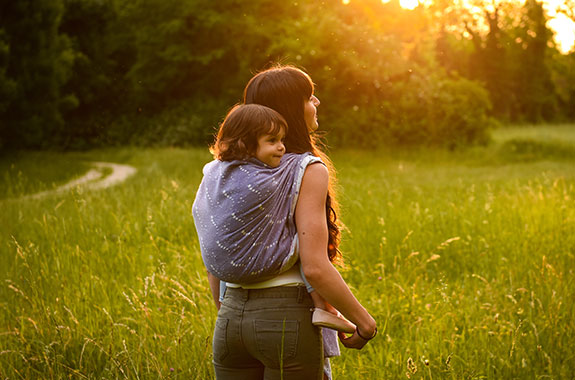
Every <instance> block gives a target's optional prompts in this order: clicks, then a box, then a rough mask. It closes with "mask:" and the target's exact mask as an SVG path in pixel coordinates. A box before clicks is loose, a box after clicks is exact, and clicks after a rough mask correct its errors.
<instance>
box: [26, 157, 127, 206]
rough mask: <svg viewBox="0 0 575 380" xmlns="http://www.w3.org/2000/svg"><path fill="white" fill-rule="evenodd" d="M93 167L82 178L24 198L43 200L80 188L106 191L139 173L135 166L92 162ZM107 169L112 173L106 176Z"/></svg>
mask: <svg viewBox="0 0 575 380" xmlns="http://www.w3.org/2000/svg"><path fill="white" fill-rule="evenodd" d="M92 165H93V166H94V167H95V168H94V169H90V170H89V171H88V172H87V173H86V174H84V175H83V176H82V177H80V178H77V179H75V180H73V181H70V182H68V183H66V184H64V185H62V186H60V187H57V188H56V189H53V190H47V191H42V192H40V193H36V194H31V195H26V196H24V197H22V198H43V197H46V196H49V195H53V194H58V193H62V192H65V191H69V190H72V189H75V188H77V187H80V186H81V187H82V188H83V189H87V190H99V189H105V188H107V187H110V186H114V185H117V184H119V183H121V182H123V181H125V180H126V179H128V178H129V177H131V176H132V175H134V174H136V172H137V169H136V168H134V167H133V166H129V165H120V164H114V163H112V162H92ZM105 169H111V170H112V173H110V174H109V175H107V176H104V170H105Z"/></svg>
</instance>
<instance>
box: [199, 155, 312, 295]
mask: <svg viewBox="0 0 575 380" xmlns="http://www.w3.org/2000/svg"><path fill="white" fill-rule="evenodd" d="M315 162H321V160H320V159H319V158H318V157H315V156H313V155H312V154H311V153H304V154H293V153H287V154H285V155H284V156H283V157H282V160H281V163H280V166H278V167H277V168H271V167H269V166H267V165H265V164H264V163H262V162H260V161H259V160H257V159H255V158H253V159H249V160H245V161H244V160H241V161H240V160H236V161H219V160H215V161H212V162H210V163H208V164H206V165H205V166H204V169H203V173H204V178H203V179H202V182H201V184H200V187H199V189H198V192H197V194H196V199H195V201H194V205H193V207H192V213H193V216H194V223H195V226H196V231H197V232H198V237H199V241H200V250H201V252H202V259H203V261H204V264H205V266H206V268H207V270H208V271H209V272H210V273H212V274H213V275H214V276H216V277H217V278H219V279H220V280H224V281H228V282H234V283H244V284H249V283H252V282H258V281H264V280H266V279H268V278H271V277H274V276H276V275H278V274H279V273H281V272H283V271H284V270H287V269H289V268H290V267H291V266H293V265H294V264H295V262H296V261H297V260H298V257H299V256H298V252H297V249H296V247H297V233H296V228H295V221H294V212H295V205H296V202H297V198H298V194H299V189H300V186H301V181H302V178H303V174H304V172H305V169H306V167H307V166H308V165H309V164H311V163H315Z"/></svg>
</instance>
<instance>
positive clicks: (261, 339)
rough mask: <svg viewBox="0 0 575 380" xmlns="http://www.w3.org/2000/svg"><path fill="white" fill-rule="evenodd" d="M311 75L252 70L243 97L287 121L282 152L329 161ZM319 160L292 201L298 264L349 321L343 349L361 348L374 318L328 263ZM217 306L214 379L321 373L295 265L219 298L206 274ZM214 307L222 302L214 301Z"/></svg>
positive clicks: (333, 238)
mask: <svg viewBox="0 0 575 380" xmlns="http://www.w3.org/2000/svg"><path fill="white" fill-rule="evenodd" d="M313 90H314V86H313V82H312V81H311V79H310V77H309V76H308V75H307V74H306V73H304V72H303V71H301V70H299V69H297V68H295V67H291V66H279V67H274V68H271V69H268V70H266V71H263V72H261V73H259V74H257V75H255V76H254V77H253V78H252V79H251V80H250V81H249V83H248V84H247V86H246V88H245V91H244V103H246V104H254V103H255V104H261V105H264V106H267V107H269V108H272V109H274V110H275V111H277V112H278V113H279V114H281V115H282V116H283V117H284V118H285V120H286V121H287V125H288V132H287V135H286V137H285V141H284V143H285V148H286V152H287V153H299V154H305V153H308V152H310V153H312V154H313V155H314V156H318V157H320V158H321V160H322V161H323V163H324V164H327V165H330V163H329V161H328V159H327V157H326V156H325V155H324V154H323V153H322V152H321V151H320V150H319V149H318V147H317V145H316V141H315V140H314V138H313V135H312V133H313V132H314V131H315V130H316V129H317V128H318V122H317V114H316V113H317V106H318V105H319V103H320V102H319V100H318V99H317V97H315V95H314V94H313ZM329 184H330V180H329V171H328V169H327V167H326V166H325V165H321V164H320V165H317V164H314V163H310V164H309V165H308V166H307V167H306V168H305V171H304V172H302V178H301V186H300V188H299V194H298V198H297V203H296V205H295V214H294V216H295V224H296V226H297V227H296V228H297V238H298V243H299V257H300V261H301V269H302V271H303V273H304V274H305V277H306V278H307V280H308V282H309V283H310V284H311V286H312V287H313V288H314V289H315V290H316V291H317V292H318V293H319V294H320V295H321V296H322V297H323V298H324V299H325V300H326V301H327V302H328V303H329V304H331V305H333V307H335V308H336V309H337V310H339V311H340V312H341V313H342V314H343V315H344V316H345V317H346V318H347V319H349V320H350V321H352V322H353V323H354V324H355V325H356V326H357V330H356V331H355V332H354V333H353V335H351V336H349V337H346V336H345V335H344V334H340V335H339V337H340V340H341V342H342V344H343V345H344V346H345V347H348V348H356V349H361V348H362V347H363V346H364V345H365V344H366V343H367V342H368V341H369V340H370V339H372V338H373V337H374V336H375V335H376V333H377V328H376V323H375V320H374V319H373V318H372V317H371V315H370V314H369V313H368V312H367V310H366V309H365V308H364V307H363V306H362V305H361V304H360V303H359V302H358V301H357V299H356V298H355V297H354V295H353V294H352V293H351V291H350V289H349V287H348V286H347V284H346V283H345V281H344V280H343V278H342V277H341V275H340V274H339V272H338V271H337V270H336V269H335V267H334V266H333V265H332V262H331V261H333V260H336V259H337V258H338V255H339V251H338V243H339V230H338V227H337V224H336V212H335V208H336V207H335V201H334V198H333V191H331V190H329V187H330V186H329ZM208 278H209V282H210V287H211V289H212V295H213V297H214V301H215V302H216V306H218V308H219V312H218V318H217V320H216V328H215V331H214V368H215V372H216V377H217V378H218V379H220V380H221V379H254V380H255V379H264V378H265V379H275V378H277V379H279V378H283V379H321V378H322V374H323V373H324V360H323V356H324V352H323V344H322V336H321V330H320V329H319V328H317V327H314V326H313V325H312V318H311V313H312V306H313V303H312V300H311V297H310V295H309V293H308V292H307V291H306V289H305V287H304V286H303V285H304V282H303V279H302V277H301V275H300V274H299V269H297V268H294V269H293V270H288V271H287V272H284V273H282V274H280V275H279V276H277V277H275V278H273V279H271V280H266V281H263V282H259V283H255V284H253V283H252V284H230V283H228V288H227V290H226V292H225V296H224V297H223V301H222V303H221V304H220V302H219V290H220V282H219V279H218V278H216V277H215V276H214V275H212V274H210V273H208ZM220 306H221V307H220Z"/></svg>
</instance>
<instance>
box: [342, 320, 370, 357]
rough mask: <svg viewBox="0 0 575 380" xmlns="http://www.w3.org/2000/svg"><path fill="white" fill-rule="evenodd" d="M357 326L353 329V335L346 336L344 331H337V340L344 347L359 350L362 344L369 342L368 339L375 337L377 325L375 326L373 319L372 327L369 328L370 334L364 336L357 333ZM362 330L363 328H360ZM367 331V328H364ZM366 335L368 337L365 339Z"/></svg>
mask: <svg viewBox="0 0 575 380" xmlns="http://www.w3.org/2000/svg"><path fill="white" fill-rule="evenodd" d="M358 330H359V327H358V328H357V329H356V330H355V332H354V333H353V335H350V336H346V335H345V333H342V332H338V334H337V335H338V336H339V340H340V341H341V344H343V345H344V346H345V347H346V348H355V349H358V350H361V349H362V348H363V346H365V345H366V344H367V342H369V341H370V340H372V339H373V338H375V336H376V335H377V327H376V326H375V320H373V325H372V328H371V329H370V330H369V331H371V334H369V335H367V336H364V335H363V334H362V335H359V333H358ZM362 331H364V330H362ZM365 331H367V330H365ZM367 337H369V339H366V338H367Z"/></svg>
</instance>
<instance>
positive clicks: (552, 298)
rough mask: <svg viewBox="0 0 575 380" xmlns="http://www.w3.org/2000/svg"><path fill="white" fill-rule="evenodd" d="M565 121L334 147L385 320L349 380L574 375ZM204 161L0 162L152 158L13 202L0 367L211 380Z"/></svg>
mask: <svg viewBox="0 0 575 380" xmlns="http://www.w3.org/2000/svg"><path fill="white" fill-rule="evenodd" d="M562 128H563V129H560V128H559V129H558V130H559V131H560V132H557V135H554V137H553V139H545V138H540V137H538V136H539V135H538V134H539V133H544V132H543V131H540V132H536V133H535V132H533V133H531V132H529V133H531V134H529V135H523V134H522V133H521V131H522V130H523V129H522V130H519V129H513V130H511V129H509V130H499V131H496V132H495V133H496V135H495V137H494V141H495V143H494V144H493V145H492V146H489V147H478V148H473V149H470V150H467V151H456V152H446V151H436V150H425V149H421V150H418V151H405V150H382V151H380V152H361V151H349V150H347V151H346V150H340V151H335V152H332V154H331V157H332V158H333V160H334V163H335V165H336V167H337V169H338V175H339V177H338V179H339V188H340V192H339V198H340V201H341V206H342V212H341V217H342V220H343V222H344V223H345V225H346V227H347V229H346V231H345V232H344V239H343V244H342V250H343V251H344V255H345V259H346V263H345V267H344V268H342V269H341V272H342V274H343V276H344V278H345V279H346V281H347V282H348V283H349V285H350V286H351V287H352V288H353V290H354V292H355V294H356V295H357V297H358V298H359V299H360V300H361V302H362V303H363V304H364V305H365V306H366V307H367V308H368V309H369V310H370V311H371V312H372V313H373V315H374V316H375V317H376V319H377V320H378V323H379V326H380V335H379V336H378V337H377V338H376V339H375V340H374V341H372V342H371V343H370V344H369V345H368V346H366V348H365V349H364V350H362V351H349V350H344V351H343V355H342V356H341V357H340V358H336V359H334V360H333V361H332V365H333V369H334V374H335V378H336V379H387V378H389V379H401V378H405V379H407V378H408V377H409V378H411V379H513V378H517V379H538V378H541V379H544V378H549V379H570V378H572V377H573V376H574V374H575V354H574V353H573V350H572V348H571V347H572V346H573V344H572V342H573V341H575V323H574V316H575V302H574V294H575V276H574V273H573V271H574V270H575V257H574V255H575V202H574V199H575V169H574V168H575V165H574V164H575V157H573V156H571V155H570V153H569V149H572V147H573V145H575V142H574V140H572V139H571V138H570V137H568V136H572V129H573V126H571V127H562ZM556 129H557V128H556ZM561 131H563V132H561ZM555 136H559V137H555ZM561 136H567V137H565V138H562V137H561ZM509 141H530V142H532V143H533V144H535V145H536V146H540V145H537V144H544V146H545V149H543V150H538V151H537V152H536V154H534V153H527V154H526V153H525V152H523V151H517V150H515V151H513V150H511V149H508V148H509V145H506V144H509ZM553 144H556V146H557V147H558V149H559V150H561V149H567V151H566V152H567V153H565V152H564V151H561V154H556V153H555V152H553V150H552V149H551V151H550V150H549V149H550V148H549V147H550V146H551V147H552V146H553ZM30 157H32V158H30ZM209 159H210V156H209V153H208V152H207V151H206V150H203V149H190V150H181V149H156V150H136V149H121V150H104V151H93V152H87V153H73V154H54V153H33V154H32V156H29V155H28V154H22V155H20V156H19V158H18V159H17V160H16V161H14V162H11V163H10V164H7V163H6V162H4V163H1V164H0V167H3V168H8V169H4V170H10V169H9V168H10V167H11V165H14V166H15V167H21V168H23V169H22V170H21V171H22V174H21V175H20V176H21V177H24V178H25V177H27V176H28V174H27V173H30V176H32V175H33V173H34V171H37V168H35V167H34V165H32V161H36V162H37V163H38V166H40V165H42V164H43V163H44V162H45V161H47V160H62V162H64V161H75V162H88V161H113V162H119V163H126V164H130V165H133V166H135V167H137V168H138V170H139V171H138V173H137V174H136V175H135V176H133V177H131V178H130V179H128V180H127V182H126V183H124V184H122V185H120V186H117V187H114V188H110V189H106V190H102V191H95V192H88V191H82V190H75V191H73V192H71V193H68V194H61V195H56V196H53V197H48V198H43V199H20V200H18V199H16V200H14V199H11V200H4V201H1V200H0V207H1V208H2V218H1V219H0V278H1V280H2V285H1V286H0V305H1V307H2V309H1V310H2V311H1V312H0V324H1V326H2V329H1V331H0V374H1V375H2V377H4V378H6V377H9V378H64V377H66V378H68V377H71V378H129V379H132V378H148V379H156V378H174V379H176V378H195V379H210V378H213V370H212V368H211V334H212V330H213V327H214V321H215V314H216V310H215V307H214V306H213V305H212V301H211V296H210V293H209V290H208V284H207V280H206V276H205V271H204V269H203V266H202V262H201V258H200V255H199V250H198V243H197V240H196V236H195V230H194V227H193V222H192V216H191V205H192V202H193V198H194V194H195V191H196V188H197V185H198V184H199V181H200V180H201V167H202V165H203V164H204V163H205V162H207V161H208V160H209ZM22 162H28V163H27V164H26V165H23V164H22ZM1 165H4V166H1ZM26 168H28V169H26ZM26 170H28V172H26ZM50 172H51V173H52V177H54V178H56V177H58V178H60V179H64V178H72V177H74V176H77V175H78V174H80V172H79V170H72V169H68V168H64V169H63V170H62V172H61V173H59V172H57V171H56V169H51V170H50ZM48 174H49V173H48ZM10 175H12V174H8V175H6V174H5V173H4V178H8V177H9V176H10ZM29 181H33V179H30V180H29ZM38 181H39V182H42V181H45V182H49V183H52V182H62V181H61V180H55V179H52V178H50V177H49V176H48V175H47V176H46V177H44V179H43V180H42V181H40V180H38ZM5 183H7V186H16V185H14V183H15V182H14V181H11V182H10V181H8V182H5ZM41 186H42V185H38V188H39V187H41ZM4 191H5V193H4V194H8V193H11V194H22V193H25V191H22V190H17V189H7V190H4ZM408 362H410V365H409V366H408ZM425 363H427V364H428V365H426V364H425ZM415 368H417V369H416V370H415ZM407 374H409V376H408V375H407Z"/></svg>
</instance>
